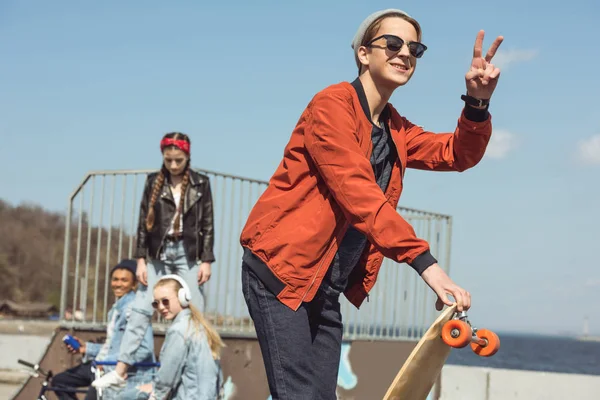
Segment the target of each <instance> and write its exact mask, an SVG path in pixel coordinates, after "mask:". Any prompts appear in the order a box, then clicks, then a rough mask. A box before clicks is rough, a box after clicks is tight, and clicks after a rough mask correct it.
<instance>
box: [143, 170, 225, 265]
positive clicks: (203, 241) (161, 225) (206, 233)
mask: <svg viewBox="0 0 600 400" xmlns="http://www.w3.org/2000/svg"><path fill="white" fill-rule="evenodd" d="M157 177H158V172H154V173H152V174H149V175H148V178H147V179H146V185H145V187H144V194H143V197H142V202H141V205H140V218H139V223H138V230H137V245H136V251H135V257H136V258H146V257H149V258H151V259H159V258H160V252H161V250H162V246H163V244H164V239H165V236H166V235H167V232H168V230H169V228H170V225H171V221H172V220H173V216H174V215H175V209H176V205H175V200H174V199H173V195H172V193H171V190H170V189H169V186H168V183H167V179H165V183H164V185H163V187H162V190H161V192H160V194H159V196H158V198H157V199H156V203H155V204H154V215H155V219H154V221H155V222H154V227H153V228H152V230H151V231H148V230H147V229H146V215H147V212H148V205H149V203H150V196H151V195H152V187H153V186H154V182H155V180H156V178H157ZM183 209H184V212H183V222H182V223H183V246H184V248H185V253H186V256H187V258H188V261H190V262H191V261H202V262H205V261H206V262H214V261H215V255H214V253H213V244H214V237H215V230H214V225H213V224H214V220H213V202H212V193H211V190H210V181H209V178H208V176H206V175H203V174H201V173H198V172H196V171H193V170H191V169H190V181H189V184H188V187H187V190H186V193H185V199H184V205H183Z"/></svg>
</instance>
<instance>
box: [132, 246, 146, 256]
mask: <svg viewBox="0 0 600 400" xmlns="http://www.w3.org/2000/svg"><path fill="white" fill-rule="evenodd" d="M147 253H148V251H147V250H146V249H144V248H137V249H136V250H135V253H134V254H133V257H134V258H146V255H147Z"/></svg>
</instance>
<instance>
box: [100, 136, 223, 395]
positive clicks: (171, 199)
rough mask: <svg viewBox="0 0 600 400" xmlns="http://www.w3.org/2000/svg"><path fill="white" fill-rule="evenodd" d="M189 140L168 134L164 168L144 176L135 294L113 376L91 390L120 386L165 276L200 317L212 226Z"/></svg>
mask: <svg viewBox="0 0 600 400" xmlns="http://www.w3.org/2000/svg"><path fill="white" fill-rule="evenodd" d="M190 144H191V143H190V139H189V137H188V136H187V135H185V134H183V133H179V132H172V133H168V134H166V135H165V136H164V137H163V138H162V140H161V142H160V149H161V152H162V156H163V165H162V167H161V169H160V171H159V172H155V173H152V174H150V175H148V178H147V179H146V184H145V187H144V193H143V196H142V201H141V206H140V217H139V223H138V231H137V246H136V254H135V258H136V259H137V273H136V275H137V278H138V281H139V282H140V283H141V284H142V285H140V288H139V289H138V291H137V293H136V298H135V300H134V302H133V307H132V312H131V315H130V316H129V322H128V324H127V329H126V331H125V334H124V336H123V340H122V342H121V347H120V352H119V357H118V363H117V366H116V368H115V370H114V371H112V372H111V373H108V374H106V375H104V376H103V377H102V378H99V379H97V380H96V381H94V383H93V385H94V386H95V387H108V386H113V385H117V386H122V385H124V383H125V376H126V372H127V370H128V369H129V366H131V365H133V364H134V363H136V362H139V361H140V360H137V359H136V357H135V351H136V349H137V348H138V347H139V345H140V343H141V340H142V337H143V334H144V331H145V330H146V328H147V326H148V325H149V324H150V320H151V317H152V294H151V293H150V292H149V291H148V287H150V288H152V287H153V286H154V284H155V283H156V282H157V280H158V279H159V278H160V277H161V276H164V275H166V274H175V275H178V276H180V277H181V278H183V280H184V281H185V282H186V283H187V284H188V286H189V287H190V289H191V299H190V300H191V303H192V304H193V305H194V307H196V309H198V310H199V311H201V312H202V311H204V295H203V286H202V285H204V283H205V282H206V281H208V279H210V275H211V263H212V262H214V261H215V256H214V253H213V243H214V226H213V203H212V194H211V190H210V182H209V179H208V177H207V176H206V175H203V174H200V173H198V172H196V171H193V170H192V169H191V168H190Z"/></svg>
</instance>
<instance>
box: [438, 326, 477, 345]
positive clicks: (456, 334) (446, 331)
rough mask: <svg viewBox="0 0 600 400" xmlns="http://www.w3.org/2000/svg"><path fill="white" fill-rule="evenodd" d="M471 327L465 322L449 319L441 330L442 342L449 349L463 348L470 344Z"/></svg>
mask: <svg viewBox="0 0 600 400" xmlns="http://www.w3.org/2000/svg"><path fill="white" fill-rule="evenodd" d="M471 335H472V331H471V327H470V326H469V324H467V323H466V322H465V321H461V320H459V319H451V320H450V321H448V322H446V323H445V324H444V326H443V328H442V340H443V341H444V343H446V344H447V345H448V346H450V347H457V348H461V347H465V346H466V345H468V344H469V343H470V342H471Z"/></svg>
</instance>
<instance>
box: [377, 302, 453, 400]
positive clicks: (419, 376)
mask: <svg viewBox="0 0 600 400" xmlns="http://www.w3.org/2000/svg"><path fill="white" fill-rule="evenodd" d="M455 312H456V305H453V306H451V307H448V308H446V309H445V310H444V311H443V312H442V313H441V314H440V315H439V316H438V318H437V319H436V320H435V322H434V323H433V324H431V326H430V327H429V329H427V332H425V334H424V335H423V337H422V338H421V340H419V342H418V343H417V345H416V346H415V348H414V349H413V351H412V352H411V353H410V355H409V356H408V358H407V359H406V361H405V362H404V365H403V366H402V368H401V369H400V372H398V374H397V375H396V378H395V379H394V381H393V382H392V384H391V385H390V387H389V388H388V390H387V393H386V394H385V397H384V398H383V400H425V399H426V398H427V395H429V392H430V391H431V388H432V387H433V384H434V383H435V381H436V379H437V377H438V375H439V374H440V372H441V370H442V367H443V366H444V363H445V362H446V359H447V358H448V356H449V355H450V350H451V349H452V348H451V347H450V346H448V345H447V344H446V343H444V341H443V340H442V327H443V326H444V324H445V323H446V322H448V321H450V320H451V319H452V317H453V315H454V313H455Z"/></svg>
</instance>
